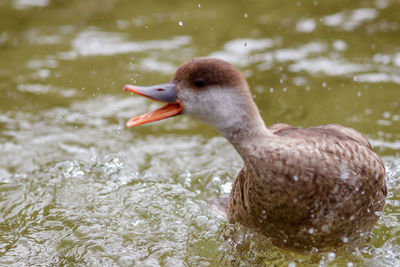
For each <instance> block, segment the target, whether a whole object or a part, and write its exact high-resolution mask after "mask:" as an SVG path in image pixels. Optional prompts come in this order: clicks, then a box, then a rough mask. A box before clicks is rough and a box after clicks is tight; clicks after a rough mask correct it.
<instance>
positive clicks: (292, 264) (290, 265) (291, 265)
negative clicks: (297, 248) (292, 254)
mask: <svg viewBox="0 0 400 267" xmlns="http://www.w3.org/2000/svg"><path fill="white" fill-rule="evenodd" d="M288 267H296V263H295V262H293V261H292V262H291V263H289V264H288Z"/></svg>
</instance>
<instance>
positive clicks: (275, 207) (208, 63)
mask: <svg viewBox="0 0 400 267" xmlns="http://www.w3.org/2000/svg"><path fill="white" fill-rule="evenodd" d="M171 84H175V86H176V98H177V102H176V103H174V105H175V106H176V107H180V106H182V112H181V113H182V114H187V115H189V116H192V117H194V118H196V119H198V120H200V121H203V122H205V123H207V124H209V125H211V126H213V127H214V128H216V129H217V130H218V131H219V132H220V133H221V134H222V135H223V136H224V137H225V138H226V139H227V140H228V141H229V142H230V143H231V144H232V145H233V146H234V148H235V149H236V151H237V152H238V153H239V154H240V156H241V157H242V159H243V161H244V164H245V166H244V167H243V169H242V170H241V171H240V173H239V175H238V177H237V178H236V180H235V181H234V183H233V186H232V192H231V194H230V199H229V207H228V208H227V207H223V209H224V210H227V213H228V219H229V222H231V223H235V222H238V223H240V224H242V225H244V226H247V227H250V228H254V229H257V230H258V231H260V232H261V233H263V234H265V235H266V236H268V237H269V238H271V240H272V242H273V243H274V244H276V245H279V246H286V247H293V248H311V247H317V248H322V247H329V246H340V245H343V244H350V243H356V242H357V241H360V240H363V239H364V238H365V237H366V236H368V233H369V232H370V230H371V228H372V227H373V225H374V224H375V223H376V221H377V220H378V218H379V216H380V213H381V212H382V210H383V208H384V205H385V198H386V193H387V192H386V182H385V168H384V164H383V162H382V160H381V159H380V158H379V156H378V155H377V154H375V153H374V152H373V151H372V148H371V145H370V144H369V142H368V140H367V139H366V138H364V137H363V136H362V135H361V134H360V133H358V132H357V131H355V130H354V129H351V128H347V127H343V126H340V125H324V126H319V127H312V128H307V129H302V128H296V127H292V126H289V125H286V124H275V125H273V126H271V127H268V128H267V127H266V126H265V124H264V121H263V120H262V118H261V116H260V113H259V111H258V108H257V106H256V105H255V103H254V101H253V98H252V95H251V93H250V90H249V88H248V84H247V82H246V79H245V78H244V76H243V75H242V74H241V73H240V72H239V71H238V70H237V69H236V68H234V67H233V66H232V65H230V64H229V63H226V62H224V61H222V60H218V59H211V58H196V59H192V60H190V61H189V62H187V63H185V64H183V65H182V66H181V67H179V69H178V70H177V72H176V73H175V75H174V77H173V78H172V79H171V82H170V83H169V85H168V86H170V85H171ZM132 88H133V87H132ZM152 88H155V87H154V86H153V87H152ZM129 90H131V91H133V92H135V89H134V88H133V89H129ZM163 90H164V89H163V88H161V89H160V91H163ZM139 94H142V95H145V96H146V93H144V92H143V91H140V92H139ZM151 98H156V99H158V100H160V99H163V97H162V95H160V96H159V97H158V96H156V97H155V96H154V93H152V95H151ZM172 107H174V106H172ZM179 112H180V110H179ZM175 114H176V113H173V115H175ZM149 116H151V115H149ZM166 117H168V116H165V117H163V118H166ZM146 118H147V117H146ZM157 119H160V118H157ZM142 123H143V122H142V121H141V122H140V124H142ZM224 199H225V198H221V199H220V200H219V201H217V202H218V203H224V202H225V201H223V200H224ZM226 205H228V204H227V203H226Z"/></svg>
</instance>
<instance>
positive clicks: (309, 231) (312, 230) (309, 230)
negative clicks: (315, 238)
mask: <svg viewBox="0 0 400 267" xmlns="http://www.w3.org/2000/svg"><path fill="white" fill-rule="evenodd" d="M308 233H309V234H310V235H312V234H314V233H315V230H314V228H312V227H311V228H310V229H308Z"/></svg>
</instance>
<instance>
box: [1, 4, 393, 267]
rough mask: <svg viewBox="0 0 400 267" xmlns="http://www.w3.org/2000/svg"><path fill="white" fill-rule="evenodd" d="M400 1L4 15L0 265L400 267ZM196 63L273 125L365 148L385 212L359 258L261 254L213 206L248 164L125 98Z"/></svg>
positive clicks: (97, 8)
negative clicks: (224, 75)
mask: <svg viewBox="0 0 400 267" xmlns="http://www.w3.org/2000/svg"><path fill="white" fill-rule="evenodd" d="M399 14H400V2H399V1H397V0H374V1H372V0H363V1H354V0H353V1H344V0H337V1H285V0H281V1H227V0H224V1H203V0H201V1H128V0H98V1H95V0H85V1H78V0H71V1H60V0H58V1H56V0H54V1H51V0H2V1H1V2H0V96H1V98H0V265H1V266H11V265H14V266H28V265H35V266H57V265H62V266H64V265H66V266H75V265H80V266H132V265H137V266H221V265H241V266H247V265H259V266H262V265H265V266H272V265H275V266H291V267H293V266H328V265H329V266H331V265H332V266H334V265H335V264H336V266H400V16H399ZM198 56H211V57H218V58H221V59H224V60H227V61H228V62H230V63H232V64H234V65H235V66H237V67H238V68H239V69H240V70H241V71H243V72H244V74H245V75H246V77H247V78H248V82H249V85H250V87H251V89H252V92H253V94H254V99H255V101H256V103H257V105H258V106H259V108H260V111H261V114H262V116H263V118H264V120H265V122H266V123H267V124H268V125H270V124H273V123H277V122H285V123H289V124H292V125H296V126H302V127H309V126H314V125H319V124H328V123H339V124H342V125H345V126H349V127H353V128H355V129H357V130H358V131H360V132H361V133H363V134H364V135H366V136H367V137H368V138H369V139H370V140H371V143H372V144H373V146H374V149H375V151H376V152H377V153H378V154H379V155H381V156H382V158H383V160H384V161H385V164H386V167H387V177H388V190H389V197H388V200H387V205H386V208H385V211H384V213H383V215H382V217H381V219H380V220H379V222H378V224H377V225H376V227H375V228H374V229H373V234H374V236H373V238H372V239H371V241H370V243H369V244H366V245H365V246H363V247H360V248H357V249H355V250H353V251H349V252H339V251H335V250H332V251H322V252H321V251H313V252H310V253H297V252H291V251H285V250H282V249H277V248H275V247H272V246H268V245H265V246H264V245H260V243H261V244H262V242H256V239H258V238H259V237H257V236H255V235H253V234H251V233H247V232H246V231H244V230H243V229H241V228H240V226H238V225H233V226H232V225H229V224H227V223H226V222H225V221H224V219H223V218H222V217H221V216H220V215H218V214H215V213H213V212H211V211H210V210H209V209H208V207H207V200H208V199H210V198H212V197H215V196H219V195H221V194H223V193H228V192H229V191H230V187H231V184H232V182H233V180H234V179H235V177H236V174H237V172H238V171H239V170H240V168H241V166H242V164H243V163H242V161H241V159H240V157H239V156H238V155H237V154H236V153H235V151H234V149H233V148H232V147H231V145H230V144H229V143H228V142H227V141H226V140H225V139H223V138H222V137H220V136H219V134H218V133H217V132H216V131H215V130H214V129H212V128H211V127H209V126H205V125H203V124H201V123H199V122H197V121H194V120H192V119H189V118H187V117H184V116H181V117H176V118H172V119H168V120H164V121H160V122H156V123H152V124H148V125H144V126H141V127H137V128H133V129H128V128H126V127H125V123H126V121H127V120H128V119H130V118H131V117H133V116H135V115H138V114H140V113H143V112H146V111H149V110H153V109H155V108H156V107H158V106H159V104H157V103H154V102H152V101H150V100H148V99H145V98H142V97H138V96H131V95H130V94H128V93H123V92H122V87H123V85H124V84H127V83H137V84H141V85H150V84H155V83H163V82H166V81H168V80H169V79H170V77H171V76H172V75H173V73H174V71H175V69H176V68H177V67H178V66H179V65H180V64H182V63H184V62H185V61H187V60H188V59H190V58H192V57H198Z"/></svg>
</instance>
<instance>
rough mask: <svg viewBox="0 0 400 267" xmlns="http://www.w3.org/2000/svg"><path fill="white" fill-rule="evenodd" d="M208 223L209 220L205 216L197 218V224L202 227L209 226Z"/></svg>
mask: <svg viewBox="0 0 400 267" xmlns="http://www.w3.org/2000/svg"><path fill="white" fill-rule="evenodd" d="M207 222H208V218H207V217H206V216H204V215H200V216H197V217H196V223H197V225H198V226H200V227H203V226H205V225H207Z"/></svg>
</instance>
